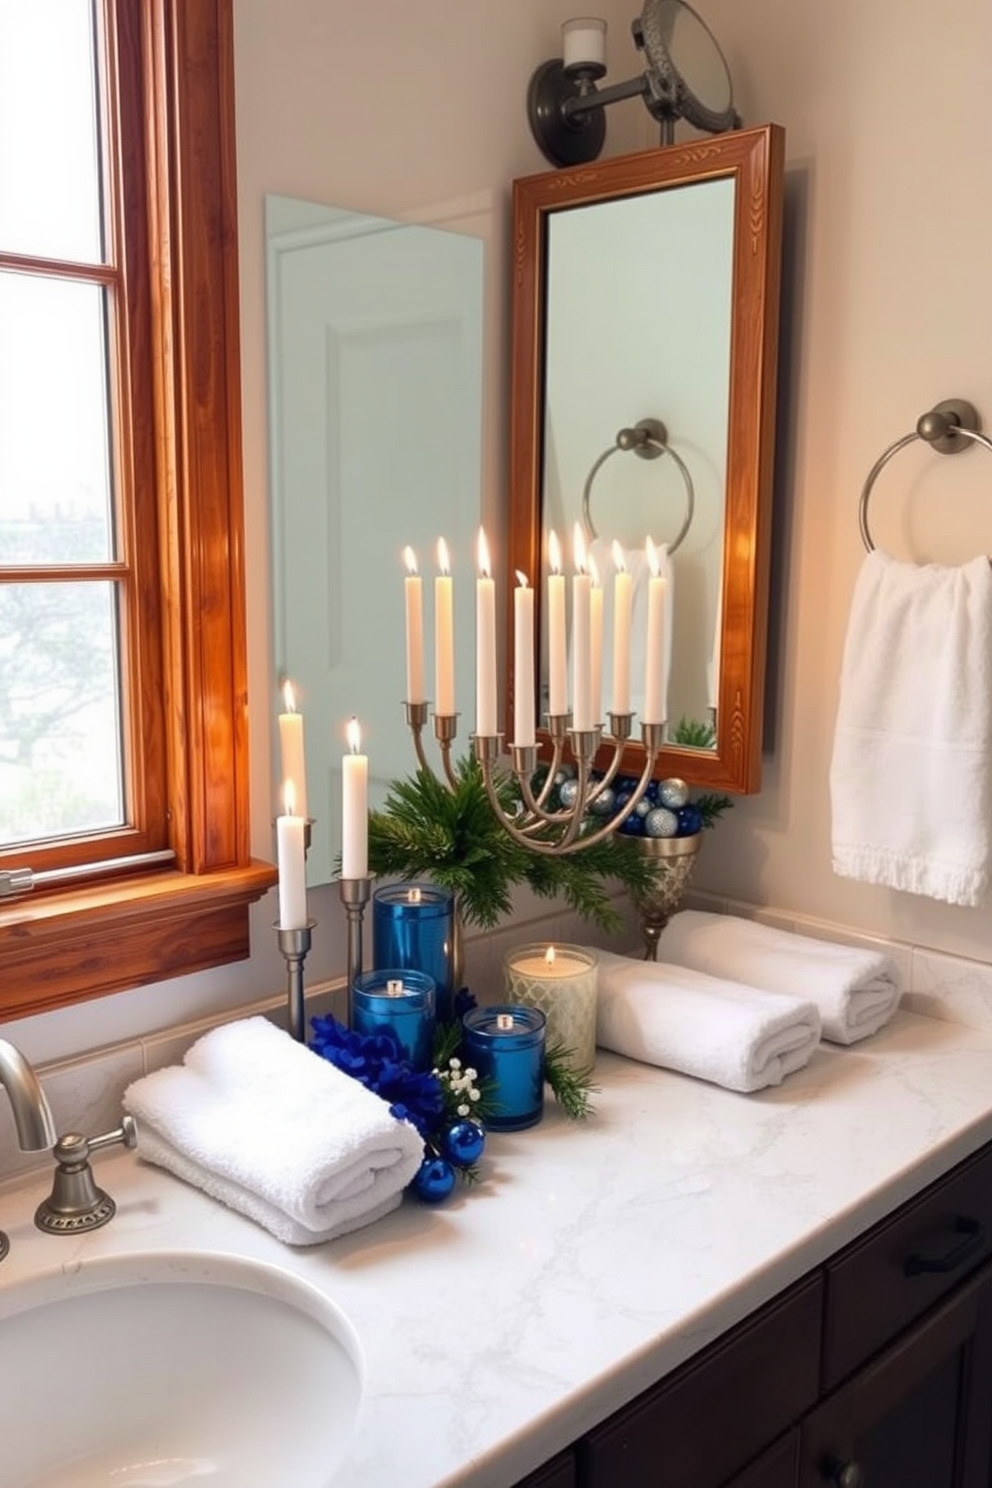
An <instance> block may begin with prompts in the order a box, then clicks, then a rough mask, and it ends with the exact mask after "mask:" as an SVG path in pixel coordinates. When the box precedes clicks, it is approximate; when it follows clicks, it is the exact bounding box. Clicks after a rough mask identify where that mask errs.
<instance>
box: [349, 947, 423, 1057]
mask: <svg viewBox="0 0 992 1488" xmlns="http://www.w3.org/2000/svg"><path fill="white" fill-rule="evenodd" d="M352 1005H353V1014H352V1027H353V1028H354V1030H355V1032H356V1033H364V1034H374V1033H382V1032H384V1031H385V1030H387V1029H388V1030H389V1031H390V1032H391V1033H393V1034H394V1035H395V1037H396V1040H397V1042H398V1044H399V1046H400V1052H401V1054H402V1056H403V1058H404V1059H405V1060H406V1061H407V1063H408V1064H409V1065H410V1066H411V1067H412V1068H413V1069H415V1070H429V1069H430V1067H431V1064H432V1061H433V1053H434V981H433V978H431V977H429V976H427V975H426V974H425V973H423V972H420V971H411V970H409V969H403V968H401V967H398V966H392V967H383V968H380V969H377V970H375V971H365V972H362V974H361V976H359V977H356V979H355V983H354V986H353V987H352Z"/></svg>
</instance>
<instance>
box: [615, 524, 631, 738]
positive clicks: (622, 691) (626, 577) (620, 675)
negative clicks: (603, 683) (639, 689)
mask: <svg viewBox="0 0 992 1488" xmlns="http://www.w3.org/2000/svg"><path fill="white" fill-rule="evenodd" d="M613 562H614V563H615V565H616V574H615V575H614V579H613V701H612V703H611V704H610V706H611V708H612V709H613V712H614V713H629V712H630V616H631V604H632V602H633V601H632V589H631V576H630V574H629V573H628V572H627V560H626V558H625V557H624V551H623V548H622V547H621V546H620V544H619V543H618V542H616V541H614V543H613Z"/></svg>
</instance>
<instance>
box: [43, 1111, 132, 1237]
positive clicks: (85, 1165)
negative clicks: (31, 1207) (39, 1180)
mask: <svg viewBox="0 0 992 1488" xmlns="http://www.w3.org/2000/svg"><path fill="white" fill-rule="evenodd" d="M137 1143H138V1132H137V1127H136V1126H135V1124H134V1117H133V1116H124V1117H123V1119H122V1120H121V1124H120V1126H118V1127H115V1128H114V1130H113V1131H109V1132H104V1133H103V1134H102V1135H101V1136H98V1137H84V1136H83V1134H82V1132H67V1133H66V1135H65V1136H64V1137H59V1140H58V1141H57V1142H56V1143H55V1146H54V1147H53V1149H52V1153H53V1156H54V1158H55V1181H54V1183H53V1185H52V1192H51V1194H50V1195H49V1197H48V1198H47V1199H45V1200H44V1202H43V1203H41V1204H39V1206H38V1208H37V1210H36V1211H35V1216H34V1222H35V1224H36V1225H37V1227H38V1229H39V1230H44V1231H45V1233H46V1234H49V1235H78V1234H80V1233H81V1232H82V1231H84V1230H97V1229H99V1228H100V1226H101V1225H105V1224H106V1223H107V1221H108V1220H111V1219H113V1217H114V1214H115V1213H116V1211H117V1205H116V1204H115V1203H114V1201H113V1199H112V1198H111V1197H110V1195H109V1194H106V1193H104V1191H103V1189H102V1188H97V1186H96V1181H95V1179H94V1177H93V1169H92V1168H91V1167H90V1153H92V1152H99V1151H100V1149H101V1148H103V1147H117V1146H121V1147H136V1146H137Z"/></svg>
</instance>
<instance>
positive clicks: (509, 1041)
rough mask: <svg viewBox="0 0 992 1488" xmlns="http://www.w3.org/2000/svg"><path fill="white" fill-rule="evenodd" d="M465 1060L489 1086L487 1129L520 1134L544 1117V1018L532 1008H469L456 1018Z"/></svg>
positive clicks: (507, 1006) (501, 1006)
mask: <svg viewBox="0 0 992 1488" xmlns="http://www.w3.org/2000/svg"><path fill="white" fill-rule="evenodd" d="M462 1026H463V1028H464V1030H465V1041H464V1051H465V1062H466V1063H467V1064H469V1065H472V1066H473V1067H474V1068H475V1069H476V1070H477V1071H478V1074H479V1078H480V1079H481V1080H483V1081H486V1082H488V1083H489V1086H490V1093H491V1098H492V1110H491V1112H490V1113H489V1114H488V1115H487V1116H486V1125H487V1126H488V1127H490V1128H491V1129H492V1130H493V1131H523V1130H524V1128H525V1127H528V1126H536V1125H537V1123H538V1122H539V1121H540V1119H541V1117H542V1115H543V1114H544V1041H545V1027H546V1020H545V1017H544V1014H543V1013H542V1012H541V1011H540V1009H538V1008H531V1007H514V1006H510V1005H509V1004H507V1005H497V1006H495V1007H477V1008H472V1010H471V1012H468V1013H466V1014H465V1017H464V1018H463V1019H462Z"/></svg>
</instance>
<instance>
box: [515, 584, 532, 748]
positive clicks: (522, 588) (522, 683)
mask: <svg viewBox="0 0 992 1488" xmlns="http://www.w3.org/2000/svg"><path fill="white" fill-rule="evenodd" d="M513 685H514V694H513V742H514V744H516V745H518V746H523V745H525V744H527V745H529V744H534V743H536V742H537V734H536V732H535V721H534V591H533V589H532V588H531V587H530V585H529V584H528V582H527V575H526V574H522V573H521V572H520V570H519V569H518V570H517V587H516V589H515V590H514V591H513Z"/></svg>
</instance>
